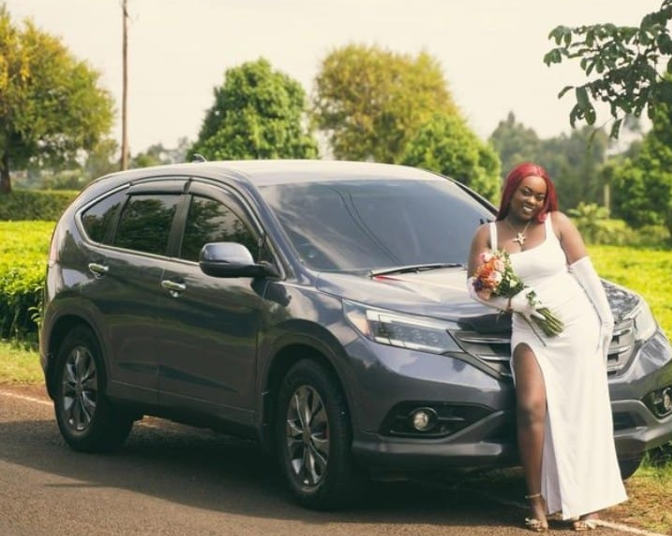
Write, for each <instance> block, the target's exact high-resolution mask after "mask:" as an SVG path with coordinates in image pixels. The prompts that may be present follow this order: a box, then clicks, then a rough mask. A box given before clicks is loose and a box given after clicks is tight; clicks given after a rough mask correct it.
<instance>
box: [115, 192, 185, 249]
mask: <svg viewBox="0 0 672 536" xmlns="http://www.w3.org/2000/svg"><path fill="white" fill-rule="evenodd" d="M179 202H180V196H179V195H177V194H137V195H131V196H129V199H128V202H127V203H126V205H125V206H124V208H123V210H122V212H121V216H120V217H119V225H118V226H117V232H116V234H115V237H114V244H113V245H114V246H115V247H119V248H124V249H131V250H134V251H140V252H143V253H153V254H155V255H165V254H166V249H167V247H168V238H169V236H170V230H171V227H172V223H173V218H174V216H175V212H176V210H177V206H178V204H179Z"/></svg>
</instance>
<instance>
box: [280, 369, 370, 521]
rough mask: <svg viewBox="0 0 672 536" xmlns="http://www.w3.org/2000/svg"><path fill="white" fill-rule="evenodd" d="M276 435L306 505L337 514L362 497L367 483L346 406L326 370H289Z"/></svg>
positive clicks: (282, 462) (299, 497) (282, 457)
mask: <svg viewBox="0 0 672 536" xmlns="http://www.w3.org/2000/svg"><path fill="white" fill-rule="evenodd" d="M302 416H303V417H302ZM275 434H276V435H275V439H276V445H277V449H278V458H279V460H280V465H281V469H282V471H283V473H284V475H285V478H286V480H287V482H288V485H289V488H290V489H291V491H292V493H293V495H294V497H295V499H296V500H297V501H298V502H299V503H300V504H301V505H303V506H305V507H307V508H311V509H315V510H333V509H336V508H341V507H343V506H347V505H350V504H352V502H353V501H355V500H356V499H357V498H358V496H359V494H360V493H361V490H362V484H363V483H364V481H365V479H364V475H363V474H362V473H361V469H360V470H358V468H357V467H356V466H355V464H354V462H353V460H352V452H351V447H352V432H351V428H350V419H349V413H348V409H347V405H346V403H345V398H344V396H343V393H342V392H341V390H340V389H339V387H338V385H337V384H336V382H335V381H334V380H333V379H332V377H331V375H330V373H329V371H328V370H327V369H325V368H324V367H323V366H321V365H319V364H318V363H316V362H314V361H311V360H302V361H299V362H298V363H297V364H296V365H294V366H293V367H292V368H291V369H290V370H289V372H288V373H287V375H286V376H285V378H284V379H283V381H282V385H281V387H280V391H279V393H278V405H277V415H276V419H275Z"/></svg>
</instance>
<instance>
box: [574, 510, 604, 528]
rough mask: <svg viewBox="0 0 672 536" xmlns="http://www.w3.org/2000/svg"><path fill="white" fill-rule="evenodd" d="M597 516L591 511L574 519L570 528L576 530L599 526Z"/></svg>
mask: <svg viewBox="0 0 672 536" xmlns="http://www.w3.org/2000/svg"><path fill="white" fill-rule="evenodd" d="M599 518H600V517H599V516H598V515H597V513H595V512H593V513H592V514H586V515H583V516H581V517H580V518H579V519H577V520H576V521H573V522H572V528H573V529H574V530H575V531H576V532H583V531H586V530H595V529H596V528H597V527H598V526H599V525H598V523H597V521H598V519H599Z"/></svg>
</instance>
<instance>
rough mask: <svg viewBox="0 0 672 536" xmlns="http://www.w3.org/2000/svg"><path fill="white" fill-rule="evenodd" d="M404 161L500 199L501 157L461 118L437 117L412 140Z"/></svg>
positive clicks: (438, 115)
mask: <svg viewBox="0 0 672 536" xmlns="http://www.w3.org/2000/svg"><path fill="white" fill-rule="evenodd" d="M401 162H402V163H403V164H406V165H409V166H415V167H421V168H425V169H429V170H431V171H436V172H438V173H441V174H443V175H447V176H449V177H451V178H453V179H456V180H458V181H460V182H461V183H462V184H465V185H467V186H469V187H470V188H471V189H473V190H476V191H477V192H478V193H479V194H481V195H482V196H483V197H485V198H487V199H489V200H491V201H493V202H494V201H496V200H497V199H498V197H499V192H500V189H501V178H500V173H501V165H500V162H499V156H498V155H497V153H496V152H495V150H494V149H493V148H492V146H491V145H490V144H486V143H483V142H482V141H481V140H480V139H479V138H478V136H476V134H474V133H473V132H472V131H471V130H470V129H469V127H468V126H467V124H466V123H465V121H464V120H463V119H462V118H460V117H458V116H455V115H447V114H445V113H444V114H435V115H434V116H433V117H432V119H431V120H430V121H429V122H427V123H426V124H425V125H424V126H422V127H421V128H420V129H419V130H418V132H417V134H416V135H415V136H414V137H413V138H412V139H411V140H410V141H409V143H408V146H407V150H406V153H405V155H404V157H403V158H402V160H401Z"/></svg>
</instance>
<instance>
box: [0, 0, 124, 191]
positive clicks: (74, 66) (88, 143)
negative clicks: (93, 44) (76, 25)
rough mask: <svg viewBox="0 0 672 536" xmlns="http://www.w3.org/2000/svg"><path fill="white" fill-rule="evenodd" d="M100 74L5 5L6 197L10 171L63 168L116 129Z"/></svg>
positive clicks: (1, 112) (1, 66)
mask: <svg viewBox="0 0 672 536" xmlns="http://www.w3.org/2000/svg"><path fill="white" fill-rule="evenodd" d="M98 80H99V74H98V73H97V72H96V71H94V70H93V69H91V68H90V67H89V66H88V65H87V64H86V63H84V62H81V61H79V60H77V59H76V58H75V57H74V56H73V55H71V54H70V53H69V52H68V50H67V49H66V48H65V46H64V45H63V44H62V43H61V41H60V40H59V39H57V38H55V37H52V36H50V35H48V34H46V33H43V32H42V31H40V30H39V29H37V28H36V27H35V25H34V24H33V23H32V22H31V21H30V20H27V21H24V23H23V27H22V28H19V27H17V26H15V25H14V24H13V23H12V20H11V17H10V15H9V12H8V11H7V9H6V7H5V6H4V5H0V192H3V193H7V192H10V191H11V177H10V168H14V169H16V168H20V167H22V166H26V165H27V164H28V163H29V162H31V161H32V162H34V161H39V162H40V163H59V162H61V163H62V162H65V161H67V160H69V159H74V157H75V156H76V155H77V153H78V152H79V151H80V150H82V149H89V148H92V147H94V146H95V145H96V143H97V142H98V140H99V139H100V138H101V137H102V136H103V135H104V134H106V133H107V132H109V130H110V127H111V126H112V119H113V104H112V99H111V97H110V95H109V93H108V92H107V91H105V90H104V89H102V88H100V87H99V86H98Z"/></svg>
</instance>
